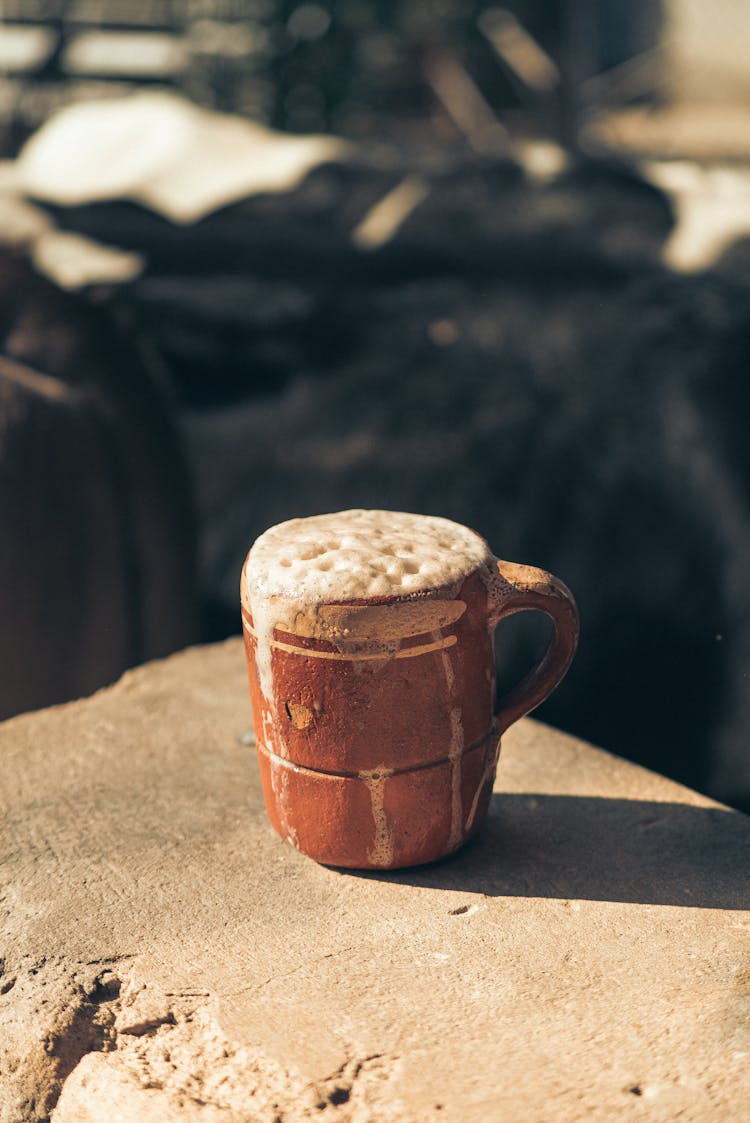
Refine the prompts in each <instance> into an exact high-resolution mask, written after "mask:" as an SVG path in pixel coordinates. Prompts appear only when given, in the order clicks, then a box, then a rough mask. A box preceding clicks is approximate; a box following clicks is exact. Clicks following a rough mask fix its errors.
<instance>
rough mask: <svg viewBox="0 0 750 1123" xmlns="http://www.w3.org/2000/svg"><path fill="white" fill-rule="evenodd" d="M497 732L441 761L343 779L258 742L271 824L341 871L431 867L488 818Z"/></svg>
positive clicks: (264, 791) (311, 853)
mask: <svg viewBox="0 0 750 1123" xmlns="http://www.w3.org/2000/svg"><path fill="white" fill-rule="evenodd" d="M499 749H500V742H499V739H498V736H497V733H496V732H493V733H491V734H488V736H487V737H485V738H484V739H483V740H482V741H480V742H479V743H478V744H476V745H473V746H471V747H470V748H469V749H466V750H464V752H463V753H462V754H461V756H459V757H457V758H456V759H454V760H441V761H437V762H436V763H434V764H428V765H425V766H422V767H419V768H412V769H408V770H404V771H402V772H392V771H389V770H388V769H380V770H377V771H372V772H361V773H359V774H358V775H354V776H352V775H343V774H339V773H331V772H319V771H316V770H315V769H311V768H307V767H303V766H301V765H297V764H294V763H293V762H292V761H289V760H285V759H283V758H282V757H278V756H276V755H275V754H273V753H270V752H269V751H268V750H267V749H266V748H265V747H264V746H262V745H258V763H259V766H260V774H261V781H262V785H263V795H264V799H265V803H266V810H267V813H268V817H269V819H270V821H271V824H272V825H273V827H274V828H275V830H276V831H277V832H278V834H280V835H281V837H282V838H284V839H285V840H286V841H288V842H290V843H291V844H292V845H293V846H295V847H296V849H298V850H300V851H301V852H302V853H303V854H306V855H307V856H308V857H310V858H313V859H314V860H315V861H316V862H320V863H321V864H322V865H327V866H335V867H338V868H341V869H359V870H394V869H402V868H404V867H408V866H419V865H426V864H427V863H430V862H435V861H438V860H439V859H440V858H445V857H447V856H448V855H450V854H453V853H455V852H456V851H457V850H459V849H460V848H461V847H462V846H463V845H464V844H465V843H466V842H468V841H469V839H470V838H472V837H473V836H474V835H475V834H476V833H477V831H478V830H479V828H480V827H481V825H482V823H483V822H484V819H485V817H486V814H487V809H488V807H489V802H490V796H491V794H492V786H493V783H494V779H495V772H496V769H497V759H498V754H499Z"/></svg>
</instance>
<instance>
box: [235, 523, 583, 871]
mask: <svg viewBox="0 0 750 1123" xmlns="http://www.w3.org/2000/svg"><path fill="white" fill-rule="evenodd" d="M389 526H391V527H393V528H394V529H393V530H391V532H390V533H389ZM321 528H322V530H321ZM420 535H421V537H420ZM469 536H471V537H469ZM394 543H395V545H394ZM414 543H416V546H415V545H414ZM425 543H426V553H427V554H428V555H429V557H428V561H427V562H420V557H419V552H420V551H419V546H420V544H422V546H424V545H425ZM269 544H270V545H269ZM269 551H270V554H269ZM269 556H270V558H271V563H270V565H269V563H268V558H269ZM256 559H258V560H256ZM358 569H359V570H360V571H361V574H363V576H361V578H360V574H358V572H357V570H358ZM240 592H241V604H242V619H243V632H244V639H245V649H246V654H247V663H248V673H249V680H250V696H251V701H252V708H253V716H254V721H255V731H256V744H257V753H258V762H259V766H260V774H261V780H262V785H263V794H264V799H265V804H266V809H267V812H268V816H269V819H270V821H271V823H272V825H273V826H274V828H275V829H276V830H277V831H278V833H279V834H280V835H281V836H282V837H283V838H285V839H287V840H288V841H289V842H291V843H292V844H293V845H294V846H296V847H297V848H298V849H299V850H301V851H302V852H303V853H305V854H307V855H309V856H310V857H312V858H314V859H315V860H317V861H318V862H322V863H325V864H327V865H333V866H343V867H350V868H358V869H395V868H398V867H402V866H412V865H418V864H422V863H425V862H430V861H434V860H435V859H438V858H441V857H443V856H445V855H447V854H450V853H452V852H453V851H455V850H457V849H458V848H459V847H460V846H462V845H463V844H464V843H465V842H466V841H468V839H470V838H471V837H472V836H473V835H474V834H475V833H476V832H477V831H478V830H479V828H480V826H481V825H482V823H483V821H484V819H485V816H486V814H487V810H488V807H489V802H490V797H491V794H492V787H493V783H494V779H495V772H496V768H497V761H498V755H499V750H500V738H501V736H502V734H503V733H504V732H505V730H506V729H508V727H509V726H510V725H512V724H513V722H515V721H516V720H517V719H518V718H520V717H522V716H523V715H524V714H526V713H529V712H530V711H531V710H532V709H534V708H535V707H536V706H538V705H539V704H540V702H542V701H543V700H544V699H545V698H546V697H547V696H548V695H549V694H550V693H551V692H552V690H554V688H555V687H556V686H557V684H558V683H559V682H560V680H561V679H562V678H563V676H564V674H565V672H566V671H567V669H568V667H569V665H570V662H571V660H572V658H573V655H574V654H575V650H576V646H577V641H578V613H577V610H576V605H575V601H574V600H573V597H572V595H571V593H570V592H569V590H568V589H567V588H566V586H565V585H564V584H563V583H562V582H561V581H559V580H558V579H557V578H555V577H553V576H552V575H551V574H549V573H546V572H545V571H543V570H540V569H535V568H533V567H530V566H526V565H518V564H514V563H510V562H505V561H500V560H498V559H497V558H496V557H494V555H493V554H492V553H491V551H490V549H489V547H488V546H487V544H486V542H485V541H484V539H482V538H480V537H479V535H476V534H475V533H474V532H473V531H470V530H469V529H468V528H466V527H462V526H460V525H459V524H456V523H452V522H449V521H448V520H447V519H435V518H428V517H427V516H419V515H402V514H401V513H395V512H377V511H376V512H368V511H354V512H341V513H337V514H335V515H327V516H317V517H314V518H311V519H295V520H292V521H291V522H289V523H284V524H280V526H279V527H273V528H271V530H269V531H267V532H266V534H265V535H262V536H261V538H260V539H258V541H257V542H256V544H255V545H254V547H253V548H252V549H251V550H250V553H249V554H248V556H247V559H246V561H245V564H244V565H243V569H242V578H241V588H240ZM352 592H357V593H360V594H361V593H364V594H365V595H359V596H351V593H352ZM337 593H343V594H345V595H342V596H338V595H337ZM526 609H532V610H539V611H541V612H544V613H546V614H547V615H548V616H550V617H551V618H552V622H553V632H552V636H551V639H550V641H549V645H548V647H547V650H546V652H545V654H544V655H543V657H542V658H541V659H540V661H539V662H538V663H537V664H536V666H535V667H533V668H532V670H531V671H530V672H529V673H528V674H526V675H525V677H524V678H522V680H521V681H520V682H519V684H518V685H517V686H516V687H515V688H514V689H513V690H511V692H510V693H509V694H508V695H506V696H505V697H504V698H502V699H501V700H500V702H499V704H498V705H497V706H496V705H495V657H494V635H495V628H496V627H497V625H498V623H499V622H500V621H501V620H502V619H503V618H504V617H506V616H510V615H511V614H513V613H516V612H520V611H523V610H526Z"/></svg>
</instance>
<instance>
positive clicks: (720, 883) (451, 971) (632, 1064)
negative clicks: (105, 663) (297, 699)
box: [0, 641, 750, 1123]
mask: <svg viewBox="0 0 750 1123" xmlns="http://www.w3.org/2000/svg"><path fill="white" fill-rule="evenodd" d="M249 724H250V715H249V703H248V698H247V685H246V680H245V668H244V663H243V656H242V651H241V646H240V643H239V641H229V642H227V643H226V644H222V645H218V646H216V647H213V648H203V649H194V650H190V651H187V652H184V653H182V654H180V655H178V656H175V657H173V658H171V659H169V660H166V661H163V662H160V663H154V664H150V665H147V666H145V667H142V668H140V669H138V670H136V671H133V672H130V673H128V674H127V675H126V676H125V677H124V678H123V679H122V680H121V681H120V682H119V683H118V684H117V685H116V686H114V687H112V688H110V689H108V690H105V691H102V692H100V693H99V694H97V695H95V696H93V697H92V698H90V699H87V700H84V701H81V702H77V703H72V704H70V705H67V706H61V707H57V708H54V709H51V710H46V711H42V712H41V713H37V714H31V715H26V716H23V717H20V718H16V719H14V720H12V721H10V722H6V723H5V724H4V725H2V726H0V760H1V761H2V770H1V771H0V812H1V813H2V824H3V825H2V828H0V862H1V863H2V877H1V879H0V886H1V888H0V957H1V960H0V1120H2V1123H27V1121H29V1123H38V1121H42V1120H47V1119H52V1120H53V1121H54V1123H100V1121H101V1123H105V1121H106V1123H121V1121H122V1123H125V1121H127V1123H133V1121H144V1123H152V1121H154V1123H156V1121H157V1120H158V1121H159V1123H172V1121H175V1123H176V1121H187V1123H193V1121H196V1123H214V1121H216V1123H250V1121H251V1120H252V1121H256V1120H259V1121H262V1123H278V1121H281V1123H298V1121H300V1123H301V1121H307V1120H313V1119H315V1120H320V1119H324V1120H331V1121H333V1123H345V1121H350V1123H370V1121H372V1123H375V1121H378V1123H380V1121H384V1123H388V1121H391V1120H392V1121H394V1123H395V1121H398V1123H410V1121H421V1120H435V1121H437V1120H446V1119H447V1120H455V1121H457V1123H472V1121H477V1123H479V1121H485V1120H488V1119H498V1120H500V1119H502V1120H503V1123H516V1121H518V1123H522V1121H523V1123H534V1121H539V1123H541V1121H542V1120H544V1121H545V1123H547V1121H549V1123H558V1121H559V1123H568V1121H572V1120H574V1119H580V1118H584V1117H585V1118H586V1119H592V1120H609V1119H613V1118H617V1119H625V1120H628V1119H631V1118H632V1119H634V1120H635V1119H637V1120H649V1121H652V1120H653V1121H657V1120H658V1121H661V1120H663V1121H665V1123H666V1121H671V1120H674V1119H675V1118H680V1120H683V1121H684V1120H687V1121H691V1120H695V1121H701V1123H705V1121H713V1120H716V1121H717V1123H719V1121H722V1123H725V1121H734V1120H737V1121H740V1120H743V1119H745V1118H746V1108H745V1105H746V1104H747V1103H748V1102H750V878H749V877H748V870H750V822H749V821H748V820H747V819H746V818H745V817H743V816H741V815H739V814H737V813H735V812H731V811H729V810H727V809H726V808H723V807H720V806H719V805H717V804H714V803H712V802H711V801H710V800H708V799H705V798H704V797H702V796H699V795H697V794H696V793H694V792H691V791H689V790H687V789H685V788H682V787H680V786H678V785H676V784H673V783H671V782H668V781H666V780H664V779H662V778H661V777H658V776H655V775H654V774H652V773H648V772H646V771H644V770H642V769H639V768H637V767H635V766H634V765H631V764H627V763H625V762H624V761H621V760H618V759H617V758H615V757H612V756H610V755H609V754H607V753H604V752H601V751H600V750H597V749H594V748H592V747H590V746H588V745H585V744H582V743H581V742H578V741H576V740H574V739H573V738H571V737H568V736H565V735H563V734H561V733H557V732H555V731H553V730H551V729H548V728H546V727H544V726H542V725H539V724H538V723H535V722H533V721H529V720H526V721H524V722H521V723H520V724H519V725H518V726H517V727H516V728H515V729H514V730H513V731H512V732H511V733H510V734H509V735H508V736H507V738H506V740H505V743H504V746H503V753H502V756H501V766H500V772H499V777H498V783H497V791H496V794H495V796H494V797H493V804H492V808H491V811H490V816H489V821H488V824H487V827H486V829H485V831H484V833H483V835H482V837H481V838H480V839H479V840H478V841H477V843H476V844H474V845H473V846H471V847H469V848H468V849H467V850H466V851H465V852H463V853H462V854H461V855H459V856H457V857H456V858H454V859H452V860H451V861H448V862H445V863H442V864H438V865H435V866H432V867H427V868H422V869H417V870H407V871H402V872H400V873H395V874H390V875H386V876H376V875H367V876H365V875H357V874H349V873H342V872H340V871H337V870H332V869H327V868H324V867H321V866H317V865H316V864H315V863H313V862H310V861H309V860H308V859H306V858H304V857H303V856H301V855H299V854H297V853H296V852H295V851H294V850H293V849H291V848H290V847H289V846H288V845H286V844H284V843H282V842H281V841H280V840H279V839H278V838H277V837H276V836H275V835H274V834H273V832H272V831H271V830H270V828H269V827H268V825H267V822H266V819H265V815H264V812H263V806H262V799H261V795H260V791H259V785H258V781H257V772H256V766H255V761H254V757H253V750H252V747H251V745H249V744H248V742H249V741H250V740H251V736H250V735H249Z"/></svg>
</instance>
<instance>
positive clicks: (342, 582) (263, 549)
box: [244, 510, 492, 702]
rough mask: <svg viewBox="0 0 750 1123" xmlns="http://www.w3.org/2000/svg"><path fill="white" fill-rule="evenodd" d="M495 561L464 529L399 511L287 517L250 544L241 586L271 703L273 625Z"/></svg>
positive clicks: (437, 583) (432, 585)
mask: <svg viewBox="0 0 750 1123" xmlns="http://www.w3.org/2000/svg"><path fill="white" fill-rule="evenodd" d="M491 560H492V554H491V552H490V549H489V547H488V545H487V543H486V542H485V541H484V539H483V538H481V537H480V536H479V535H478V534H476V533H475V532H474V531H473V530H469V528H468V527H465V526H461V525H460V524H459V523H454V522H451V521H450V520H449V519H442V518H437V517H435V516H432V515H411V514H407V513H405V512H403V511H368V510H353V511H338V512H336V513H333V514H327V515H315V516H313V517H312V518H306V519H291V520H289V521H288V522H284V523H280V524H279V525H278V526H273V527H271V529H270V530H267V531H266V532H265V534H262V535H261V536H260V538H258V540H257V541H256V542H255V544H254V546H253V548H252V550H251V551H250V554H249V555H248V559H247V562H246V564H245V574H244V576H245V589H246V596H247V599H248V601H249V608H250V612H251V615H252V618H253V627H254V631H255V634H256V644H257V647H256V664H257V667H258V674H259V679H260V685H261V690H262V691H263V694H264V695H265V697H266V699H267V700H268V701H269V702H271V701H272V697H273V679H272V673H271V642H272V640H273V632H274V629H275V628H279V629H281V630H288V631H294V630H295V623H296V621H297V619H298V617H299V616H300V615H302V616H306V617H310V616H314V615H315V613H316V609H317V608H318V607H319V606H320V605H324V604H340V603H342V602H343V603H346V602H349V601H357V600H366V599H371V598H373V597H375V598H376V597H393V596H408V595H410V594H415V593H420V592H426V591H428V590H431V589H439V588H442V587H444V586H447V585H452V584H454V583H456V582H458V581H459V580H461V579H462V578H464V577H466V576H467V575H468V574H469V573H472V572H473V571H474V570H475V569H477V568H478V567H480V566H482V565H484V564H485V563H487V562H489V561H491Z"/></svg>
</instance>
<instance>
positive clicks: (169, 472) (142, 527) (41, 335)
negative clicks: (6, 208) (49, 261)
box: [0, 252, 196, 718]
mask: <svg viewBox="0 0 750 1123" xmlns="http://www.w3.org/2000/svg"><path fill="white" fill-rule="evenodd" d="M195 637H196V607H195V591H194V531H193V519H192V506H191V500H190V495H189V485H188V480H187V473H186V470H185V467H184V463H183V459H182V455H181V450H180V447H179V443H178V439H177V435H176V432H175V430H174V427H173V425H172V423H171V421H170V418H169V415H168V410H167V407H166V405H165V403H164V401H163V399H162V394H161V392H160V390H159V389H158V387H157V385H156V384H155V383H154V380H153V378H152V377H151V376H150V374H149V372H148V370H147V368H146V366H145V365H144V361H143V359H142V357H141V356H140V355H139V354H138V352H137V350H136V348H135V347H134V346H133V344H132V342H131V341H130V340H129V339H127V338H125V336H124V334H123V332H121V331H119V330H118V329H117V327H116V325H115V324H114V323H113V322H112V319H111V316H110V314H109V313H108V311H107V310H106V309H97V308H96V307H92V306H89V305H88V304H87V303H86V302H85V301H83V300H80V299H76V298H74V297H71V296H68V295H67V294H64V293H61V292H60V291H58V290H57V289H56V288H55V287H54V286H52V285H51V284H49V283H48V282H47V281H45V280H43V279H41V278H40V277H38V276H36V275H35V274H34V272H33V271H32V270H31V268H30V267H29V266H28V265H27V264H26V262H25V261H24V260H23V259H22V257H21V256H19V255H16V254H13V253H10V252H5V253H3V255H2V256H1V257H0V718H4V717H8V716H10V715H12V714H15V713H18V712H20V711H23V710H28V709H35V708H37V707H40V706H45V705H49V704H52V703H55V702H63V701H67V700H68V699H70V698H75V697H78V696H80V695H83V694H88V693H90V692H91V691H93V690H95V689H97V688H98V687H100V686H103V685H104V684H105V683H108V682H111V681H113V680H114V679H115V678H117V677H118V675H120V674H121V673H122V671H124V670H125V669H126V668H127V667H130V666H132V665H133V664H134V663H138V662H141V661H143V660H145V659H150V658H153V657H155V656H158V655H164V654H166V653H168V652H170V651H173V650H175V649H176V648H179V647H182V646H184V645H185V644H186V643H188V642H190V641H191V640H193V639H195Z"/></svg>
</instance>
